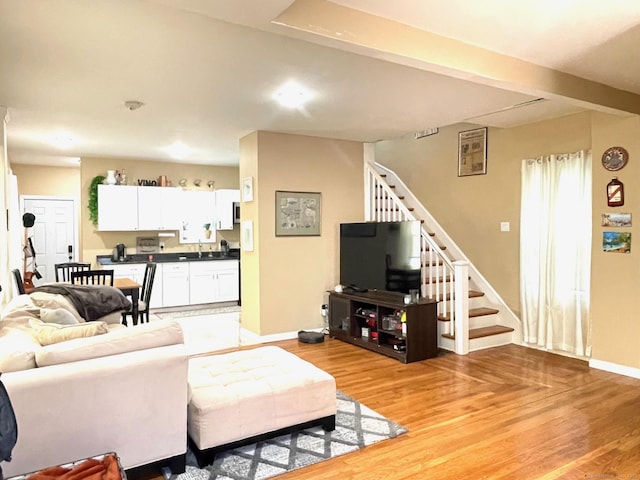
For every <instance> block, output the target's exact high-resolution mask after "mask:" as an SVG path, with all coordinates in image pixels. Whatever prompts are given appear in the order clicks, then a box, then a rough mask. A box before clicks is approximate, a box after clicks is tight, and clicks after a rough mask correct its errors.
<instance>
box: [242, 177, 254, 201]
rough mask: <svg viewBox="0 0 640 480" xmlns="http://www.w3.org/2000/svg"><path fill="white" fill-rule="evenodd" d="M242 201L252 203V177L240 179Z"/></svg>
mask: <svg viewBox="0 0 640 480" xmlns="http://www.w3.org/2000/svg"><path fill="white" fill-rule="evenodd" d="M242 201H243V202H252V201H253V177H245V178H243V179H242Z"/></svg>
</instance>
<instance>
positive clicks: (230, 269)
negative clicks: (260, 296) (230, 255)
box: [211, 260, 240, 302]
mask: <svg viewBox="0 0 640 480" xmlns="http://www.w3.org/2000/svg"><path fill="white" fill-rule="evenodd" d="M211 263H215V264H216V269H217V271H216V281H215V283H214V288H215V292H216V293H215V296H214V298H215V300H214V302H237V301H238V300H239V299H240V265H239V262H238V260H218V261H215V262H211Z"/></svg>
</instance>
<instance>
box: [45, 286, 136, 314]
mask: <svg viewBox="0 0 640 480" xmlns="http://www.w3.org/2000/svg"><path fill="white" fill-rule="evenodd" d="M34 292H45V293H54V294H60V295H64V296H65V297H67V299H68V300H69V301H70V302H71V303H72V304H73V306H74V307H75V308H76V310H77V311H78V313H79V314H80V316H81V317H82V318H84V319H85V320H86V321H87V322H90V321H92V320H97V319H99V318H101V317H104V316H105V315H108V314H110V313H112V312H117V311H121V310H129V309H130V308H131V302H130V301H129V299H128V298H127V297H125V296H124V294H123V293H122V292H121V291H120V290H118V289H117V288H115V287H111V286H108V285H67V284H55V285H42V286H40V287H36V288H35V289H34Z"/></svg>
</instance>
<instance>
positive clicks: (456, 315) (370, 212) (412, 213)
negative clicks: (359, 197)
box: [365, 161, 522, 354]
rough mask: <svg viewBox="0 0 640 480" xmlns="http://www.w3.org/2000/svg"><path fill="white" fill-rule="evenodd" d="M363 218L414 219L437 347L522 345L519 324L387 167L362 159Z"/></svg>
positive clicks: (458, 349) (464, 350)
mask: <svg viewBox="0 0 640 480" xmlns="http://www.w3.org/2000/svg"><path fill="white" fill-rule="evenodd" d="M365 220H366V221H376V222H385V221H388V222H392V221H403V220H419V221H420V222H421V225H422V268H421V278H422V282H421V283H422V286H421V295H422V296H423V297H427V298H432V299H436V300H438V347H440V348H442V349H445V350H450V351H453V352H456V353H458V354H466V353H468V352H470V351H474V350H480V349H483V348H490V347H495V346H498V345H504V344H508V343H518V344H520V343H522V324H521V322H520V319H519V318H518V317H517V316H516V315H515V314H514V313H513V311H511V309H510V308H509V307H508V306H507V305H506V303H505V302H504V301H503V300H502V298H500V296H499V295H498V293H497V292H496V291H495V290H494V289H493V288H492V287H491V285H489V283H488V282H487V280H486V279H485V278H484V277H483V276H482V275H481V274H480V272H479V271H478V270H477V269H476V268H475V267H474V266H473V264H471V262H470V261H469V259H468V258H467V257H466V256H465V255H464V253H463V252H462V251H461V250H460V248H459V247H458V246H457V245H456V244H455V242H454V241H453V240H452V239H451V238H450V237H449V235H447V233H446V232H445V231H444V230H443V229H442V227H441V226H440V225H439V224H438V222H436V220H435V219H434V218H433V217H432V216H431V214H430V213H429V212H428V211H427V210H426V208H424V206H423V205H422V204H421V203H420V202H419V201H418V199H417V198H416V197H415V196H414V195H413V194H412V193H411V191H410V190H409V189H408V188H407V186H406V185H405V184H404V183H403V182H402V180H401V179H400V178H399V177H398V176H397V175H396V174H395V172H393V171H392V170H390V169H388V168H386V167H384V166H382V165H380V164H377V163H375V162H373V161H365Z"/></svg>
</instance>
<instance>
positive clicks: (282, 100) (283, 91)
mask: <svg viewBox="0 0 640 480" xmlns="http://www.w3.org/2000/svg"><path fill="white" fill-rule="evenodd" d="M311 97H312V94H311V92H310V91H309V90H308V89H307V88H305V87H303V86H302V85H300V84H299V83H297V82H294V81H290V82H287V83H285V84H284V85H283V86H282V87H280V88H279V89H278V90H277V91H276V93H274V94H273V98H274V99H275V100H276V101H277V102H278V103H279V104H280V105H281V106H283V107H286V108H300V107H302V106H303V105H304V104H305V103H307V102H308V101H309V100H311Z"/></svg>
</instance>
